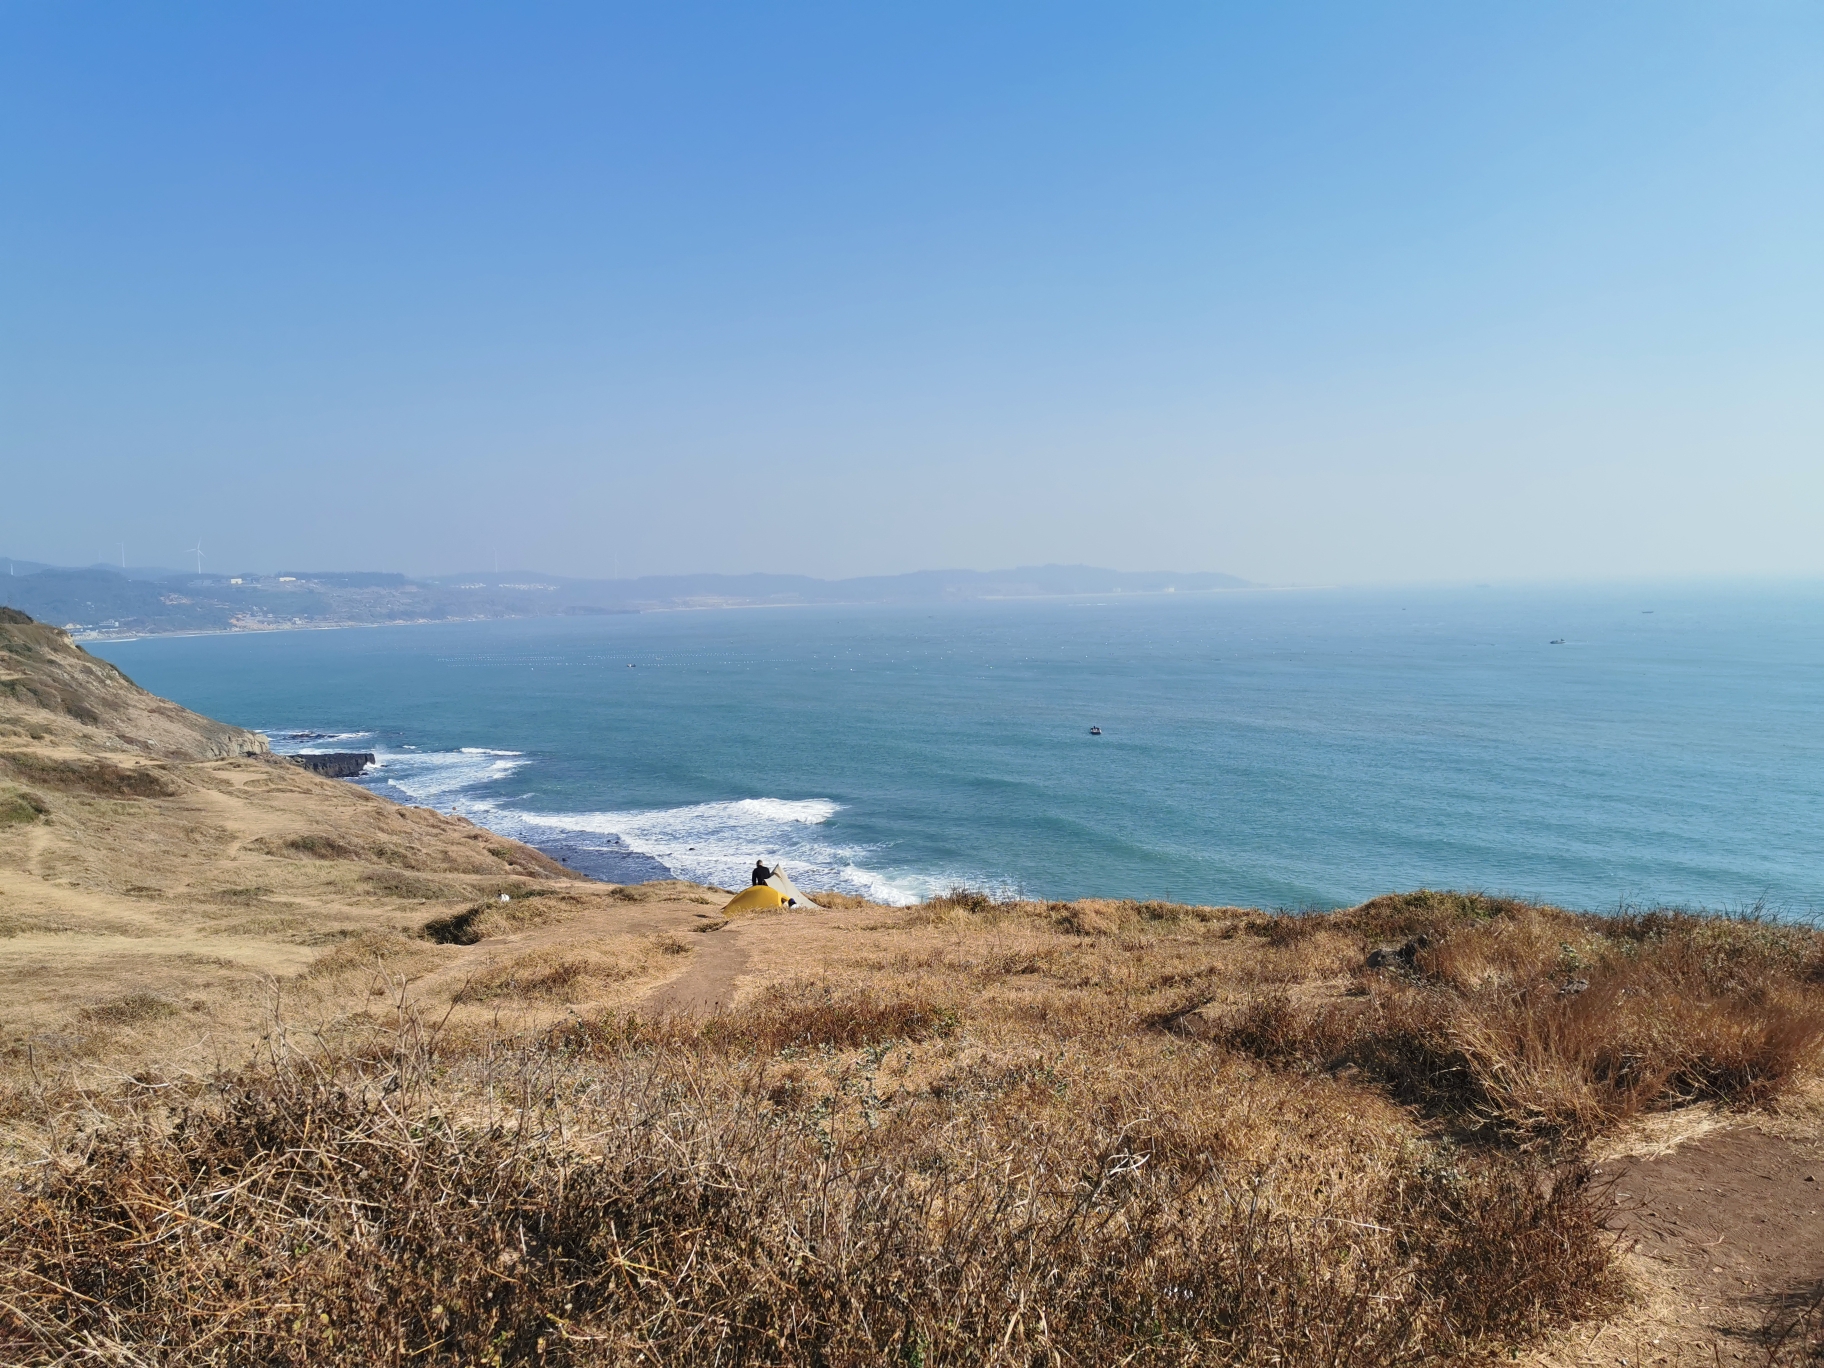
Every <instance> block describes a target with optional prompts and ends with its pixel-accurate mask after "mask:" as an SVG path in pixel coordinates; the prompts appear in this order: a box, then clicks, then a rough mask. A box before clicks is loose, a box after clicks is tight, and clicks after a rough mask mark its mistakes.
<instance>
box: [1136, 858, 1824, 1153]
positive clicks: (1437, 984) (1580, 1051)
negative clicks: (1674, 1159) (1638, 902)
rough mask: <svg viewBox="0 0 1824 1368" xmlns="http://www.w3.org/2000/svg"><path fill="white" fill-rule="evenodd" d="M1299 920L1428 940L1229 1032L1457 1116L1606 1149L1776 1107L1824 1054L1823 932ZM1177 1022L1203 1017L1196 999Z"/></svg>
mask: <svg viewBox="0 0 1824 1368" xmlns="http://www.w3.org/2000/svg"><path fill="white" fill-rule="evenodd" d="M1289 925H1290V926H1293V927H1295V928H1296V935H1297V936H1298V938H1300V939H1308V938H1317V937H1324V936H1333V935H1335V934H1338V933H1349V932H1354V933H1356V934H1357V935H1358V936H1360V937H1361V939H1362V942H1363V943H1368V942H1371V941H1374V940H1379V939H1382V938H1387V937H1392V938H1398V937H1406V938H1408V939H1407V944H1408V945H1409V946H1410V945H1413V944H1415V942H1416V938H1418V937H1423V938H1424V940H1425V942H1426V944H1425V945H1424V946H1423V948H1418V949H1416V950H1415V951H1414V952H1413V953H1412V954H1411V956H1410V965H1408V964H1407V963H1405V962H1404V961H1402V960H1399V959H1395V960H1394V961H1393V962H1392V963H1391V964H1390V966H1389V967H1388V968H1386V969H1383V970H1381V971H1379V972H1373V973H1369V972H1363V973H1361V974H1360V975H1359V976H1358V977H1357V979H1356V981H1355V983H1354V985H1353V989H1354V994H1355V996H1353V997H1346V998H1344V999H1343V1000H1332V1001H1318V1002H1299V1001H1296V1000H1295V999H1294V998H1293V997H1292V995H1291V994H1289V993H1287V992H1284V991H1279V992H1271V993H1265V994H1262V995H1260V996H1258V997H1256V998H1255V999H1254V1000H1252V1001H1250V1002H1248V1003H1246V1004H1245V1005H1243V1006H1241V1007H1239V1008H1236V1009H1233V1010H1230V1011H1228V1012H1226V1013H1223V1014H1220V1015H1217V1016H1216V1017H1215V1018H1214V1019H1213V1020H1211V1021H1209V1022H1208V1023H1207V1027H1206V1028H1207V1030H1208V1031H1209V1033H1210V1034H1211V1036H1212V1037H1213V1038H1215V1039H1217V1040H1219V1041H1221V1042H1222V1043H1224V1044H1227V1045H1229V1046H1230V1047H1231V1048H1235V1049H1239V1050H1244V1051H1247V1052H1249V1053H1252V1054H1254V1055H1256V1056H1258V1057H1260V1058H1263V1059H1267V1060H1271V1061H1273V1062H1275V1063H1279V1064H1288V1063H1297V1064H1301V1065H1305V1066H1312V1067H1321V1068H1326V1069H1337V1068H1344V1067H1348V1068H1353V1069H1358V1070H1361V1071H1363V1072H1364V1073H1365V1074H1366V1075H1367V1076H1369V1077H1371V1078H1374V1079H1376V1080H1378V1081H1380V1082H1382V1083H1383V1084H1385V1085H1386V1086H1387V1087H1388V1088H1389V1089H1390V1090H1391V1091H1392V1093H1393V1095H1394V1096H1395V1097H1397V1098H1399V1099H1400V1100H1402V1101H1405V1102H1409V1103H1412V1104H1414V1105H1417V1106H1419V1107H1421V1108H1423V1109H1424V1110H1425V1111H1426V1112H1427V1113H1428V1114H1431V1115H1433V1116H1436V1117H1438V1118H1440V1119H1443V1120H1447V1121H1450V1122H1451V1123H1453V1124H1457V1125H1465V1126H1469V1127H1472V1128H1490V1129H1492V1130H1494V1131H1497V1132H1499V1133H1502V1134H1506V1135H1509V1136H1514V1137H1521V1138H1526V1137H1531V1138H1541V1139H1565V1138H1568V1139H1571V1140H1586V1139H1588V1138H1590V1137H1592V1136H1594V1135H1597V1134H1599V1133H1601V1132H1603V1131H1605V1130H1608V1129H1611V1128H1613V1127H1614V1126H1615V1125H1617V1124H1618V1123H1620V1122H1622V1121H1624V1120H1626V1119H1628V1118H1629V1117H1632V1116H1634V1115H1636V1114H1638V1113H1640V1112H1642V1111H1648V1110H1655V1109H1663V1108H1667V1107H1674V1106H1680V1105H1685V1104H1688V1103H1691V1102H1698V1101H1718V1102H1722V1103H1725V1104H1727V1105H1730V1106H1737V1107H1744V1106H1754V1105H1759V1104H1763V1103H1766V1102H1769V1101H1771V1100H1773V1099H1774V1098H1776V1097H1778V1096H1779V1095H1780V1094H1781V1093H1782V1092H1784V1091H1785V1090H1786V1089H1788V1088H1789V1087H1790V1086H1791V1084H1792V1083H1793V1082H1794V1081H1795V1080H1796V1079H1798V1078H1799V1077H1801V1076H1802V1075H1804V1074H1806V1073H1808V1072H1809V1071H1812V1070H1814V1069H1815V1068H1816V1066H1817V1065H1818V1063H1819V1061H1820V1057H1821V1052H1824V980H1821V978H1820V975H1819V971H1818V966H1819V965H1820V964H1821V963H1824V936H1821V935H1820V934H1819V933H1818V932H1817V931H1815V930H1813V929H1811V928H1807V927H1803V926H1796V925H1790V924H1780V923H1775V922H1770V921H1765V920H1760V919H1757V918H1736V919H1729V918H1718V917H1698V916H1690V915H1682V914H1651V915H1646V916H1636V917H1613V918H1605V917H1594V916H1580V915H1572V914H1569V913H1565V912H1560V911H1557V910H1555V909H1551V908H1542V907H1536V906H1531V905H1528V904H1521V903H1514V902H1509V901H1494V900H1487V899H1476V898H1463V897H1458V896H1457V895H1438V894H1429V893H1421V894H1415V895H1411V896H1410V897H1407V898H1385V899H1378V900H1377V901H1376V902H1374V903H1370V904H1367V905H1366V906H1364V907H1362V908H1357V909H1354V910H1352V911H1350V912H1345V913H1337V914H1335V915H1334V916H1331V917H1306V918H1300V919H1298V920H1297V921H1296V922H1295V923H1291V924H1289ZM1186 1005H1187V1006H1196V1004H1186ZM1162 1020H1163V1021H1164V1022H1166V1023H1167V1024H1172V1025H1176V1026H1179V1027H1180V1028H1183V1027H1185V1026H1186V1025H1189V1024H1190V1023H1191V1019H1190V1014H1189V1013H1188V1012H1187V1011H1186V1010H1185V1009H1184V1008H1183V1007H1181V1008H1180V1009H1179V1011H1178V1012H1176V1013H1170V1014H1167V1015H1166V1016H1165V1017H1163V1018H1162ZM1200 1024H1201V1023H1200ZM1193 1029H1195V1027H1193Z"/></svg>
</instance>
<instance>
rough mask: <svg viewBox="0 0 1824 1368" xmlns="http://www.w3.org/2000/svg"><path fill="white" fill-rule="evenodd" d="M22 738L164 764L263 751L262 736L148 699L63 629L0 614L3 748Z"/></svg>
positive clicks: (13, 612) (5, 611)
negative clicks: (143, 757)
mask: <svg viewBox="0 0 1824 1368" xmlns="http://www.w3.org/2000/svg"><path fill="white" fill-rule="evenodd" d="M19 740H30V741H33V742H37V743H39V745H40V746H43V745H44V744H46V743H48V744H50V745H53V746H62V747H68V748H70V749H73V750H78V751H81V752H84V753H88V754H97V753H108V752H115V751H126V752H129V753H132V754H137V755H150V756H157V757H159V758H160V759H166V760H223V759H226V758H228V757H229V756H234V755H264V754H265V753H266V751H267V745H266V738H265V737H263V736H260V735H258V734H257V733H255V732H250V731H244V730H243V729H241V728H240V727H231V726H229V725H228V724H227V723H225V722H217V721H215V720H213V719H212V718H207V717H202V716H199V715H198V714H196V713H193V712H191V711H190V710H189V709H188V708H180V707H179V706H178V705H177V704H175V703H173V702H171V701H170V700H169V699H165V698H160V697H158V696H157V695H156V694H149V693H147V692H146V691H145V690H144V689H142V688H140V687H139V685H137V684H135V683H134V682H133V681H132V680H130V679H128V678H127V677H126V675H124V674H122V673H121V672H120V671H119V670H118V669H116V668H115V667H114V666H113V665H110V664H109V663H108V662H107V661H105V660H97V659H96V658H95V657H94V656H92V655H90V654H89V653H88V652H87V651H85V650H83V649H82V648H81V647H80V646H78V645H76V643H75V642H73V641H71V640H70V636H69V633H68V632H65V631H64V630H63V629H62V628H61V627H51V626H48V625H46V624H45V623H41V622H34V621H32V619H31V618H29V617H27V616H26V615H25V614H24V613H21V612H20V611H19V610H18V609H16V608H0V745H5V744H6V743H8V742H14V743H17V742H18V741H19Z"/></svg>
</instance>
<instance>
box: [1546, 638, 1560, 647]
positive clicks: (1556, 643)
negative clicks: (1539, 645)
mask: <svg viewBox="0 0 1824 1368" xmlns="http://www.w3.org/2000/svg"><path fill="white" fill-rule="evenodd" d="M1545 644H1546V645H1547V646H1562V645H1564V638H1563V637H1553V638H1552V639H1551V640H1550V641H1548V642H1546V643H1545Z"/></svg>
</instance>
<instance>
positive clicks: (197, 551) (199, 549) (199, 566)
mask: <svg viewBox="0 0 1824 1368" xmlns="http://www.w3.org/2000/svg"><path fill="white" fill-rule="evenodd" d="M190 552H191V554H192V555H194V556H195V557H196V573H197V574H199V575H200V574H202V573H203V539H202V538H201V537H198V538H197V539H196V545H195V546H193V547H191V548H190Z"/></svg>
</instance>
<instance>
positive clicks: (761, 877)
mask: <svg viewBox="0 0 1824 1368" xmlns="http://www.w3.org/2000/svg"><path fill="white" fill-rule="evenodd" d="M772 877H773V871H772V870H770V869H768V868H767V867H766V861H764V860H755V861H754V882H753V887H755V888H758V887H760V885H761V884H763V883H765V882H766V881H767V880H768V879H770V878H772Z"/></svg>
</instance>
